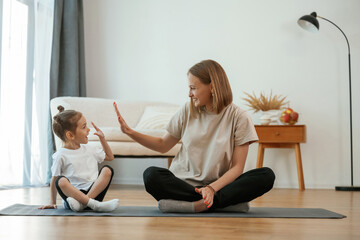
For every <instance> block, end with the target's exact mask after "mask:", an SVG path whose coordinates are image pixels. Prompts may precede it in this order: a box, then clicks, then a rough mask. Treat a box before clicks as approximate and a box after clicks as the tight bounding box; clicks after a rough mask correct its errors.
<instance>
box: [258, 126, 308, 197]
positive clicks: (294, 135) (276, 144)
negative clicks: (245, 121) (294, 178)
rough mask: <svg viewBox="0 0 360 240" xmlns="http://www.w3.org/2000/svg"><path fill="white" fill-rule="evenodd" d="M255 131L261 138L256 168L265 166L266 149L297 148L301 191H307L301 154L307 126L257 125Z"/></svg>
mask: <svg viewBox="0 0 360 240" xmlns="http://www.w3.org/2000/svg"><path fill="white" fill-rule="evenodd" d="M255 129H256V132H257V134H258V137H259V141H258V142H259V149H258V156H257V163H256V167H257V168H261V167H262V166H263V162H264V150H265V148H295V156H296V166H297V174H298V180H299V190H305V184H304V175H303V168H302V162H301V152H300V143H305V142H306V127H305V125H292V126H289V125H255Z"/></svg>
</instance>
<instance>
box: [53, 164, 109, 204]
mask: <svg viewBox="0 0 360 240" xmlns="http://www.w3.org/2000/svg"><path fill="white" fill-rule="evenodd" d="M104 168H109V169H110V171H111V177H110V181H109V183H108V185H107V186H106V188H105V189H104V190H103V191H102V192H101V193H100V194H99V195H97V196H96V198H95V200H97V201H99V202H102V201H103V200H104V197H105V195H106V192H107V190H108V189H109V187H110V184H111V181H112V178H113V176H114V169H112V167H110V166H109V165H104V166H103V167H102V168H101V169H100V171H99V175H100V173H101V171H102V170H103V169H104ZM61 178H66V179H67V180H69V179H68V178H67V177H65V176H59V177H58V178H57V179H56V180H55V186H56V189H57V191H58V193H59V195H60V196H61V198H62V199H63V200H64V201H65V203H66V206H67V207H68V208H70V206H69V203H68V202H67V201H66V199H67V198H68V196H66V195H65V194H64V193H63V192H62V190H61V188H60V186H59V180H60V179H61ZM69 182H70V181H69ZM70 183H71V182H70ZM93 185H94V183H93V184H92V185H91V186H90V187H89V189H88V190H83V189H80V191H81V192H83V193H84V194H85V195H86V194H88V192H90V189H91V188H92V186H93Z"/></svg>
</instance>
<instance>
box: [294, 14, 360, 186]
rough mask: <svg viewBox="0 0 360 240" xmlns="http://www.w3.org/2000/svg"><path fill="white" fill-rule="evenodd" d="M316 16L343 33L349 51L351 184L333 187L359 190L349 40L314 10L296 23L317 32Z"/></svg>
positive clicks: (317, 22)
mask: <svg viewBox="0 0 360 240" xmlns="http://www.w3.org/2000/svg"><path fill="white" fill-rule="evenodd" d="M316 18H321V19H323V20H325V21H328V22H329V23H331V24H333V25H334V26H335V27H336V28H337V29H339V30H340V31H341V33H342V34H343V35H344V37H345V39H346V43H347V46H348V51H349V54H348V55H349V58H348V59H349V96H350V155H351V157H350V160H351V186H337V187H335V189H336V190H338V191H360V187H355V186H354V180H353V179H354V177H353V136H352V104H351V103H352V98H351V64H350V44H349V41H348V39H347V37H346V35H345V33H344V32H343V30H341V29H340V28H339V27H338V26H337V25H336V24H335V23H333V22H332V21H330V20H328V19H326V18H324V17H320V16H318V15H317V14H316V12H313V13H311V14H310V15H305V16H302V17H301V18H299V20H298V24H299V25H300V27H302V28H303V29H305V30H307V31H310V32H317V31H318V30H319V21H318V20H317V19H316Z"/></svg>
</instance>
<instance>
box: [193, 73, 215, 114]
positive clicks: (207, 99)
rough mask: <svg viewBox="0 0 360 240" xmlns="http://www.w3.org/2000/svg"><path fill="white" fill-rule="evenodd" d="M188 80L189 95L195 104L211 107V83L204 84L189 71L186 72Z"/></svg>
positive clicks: (209, 108) (196, 105) (208, 108)
mask: <svg viewBox="0 0 360 240" xmlns="http://www.w3.org/2000/svg"><path fill="white" fill-rule="evenodd" d="M188 81H189V97H190V98H191V101H192V102H193V104H194V105H195V107H197V108H199V107H202V106H205V107H206V109H207V110H209V111H211V109H212V98H211V83H210V84H204V83H202V82H201V81H200V79H199V78H198V77H195V76H194V75H192V74H191V73H189V74H188Z"/></svg>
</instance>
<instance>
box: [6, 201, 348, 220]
mask: <svg viewBox="0 0 360 240" xmlns="http://www.w3.org/2000/svg"><path fill="white" fill-rule="evenodd" d="M38 207H39V205H24V204H14V205H11V206H9V207H7V208H4V209H2V210H1V211H0V215H6V216H95V217H96V216H97V217H100V216H112V217H221V218H339V219H340V218H345V217H346V216H344V215H342V214H338V213H335V212H332V211H329V210H326V209H322V208H271V207H251V208H250V210H249V212H247V213H237V212H203V213H162V212H161V211H160V210H159V209H158V208H157V207H152V206H119V207H118V208H117V209H116V210H115V211H112V212H94V211H84V212H73V211H71V210H69V209H64V208H63V207H60V206H59V207H58V209H46V210H39V209H38Z"/></svg>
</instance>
